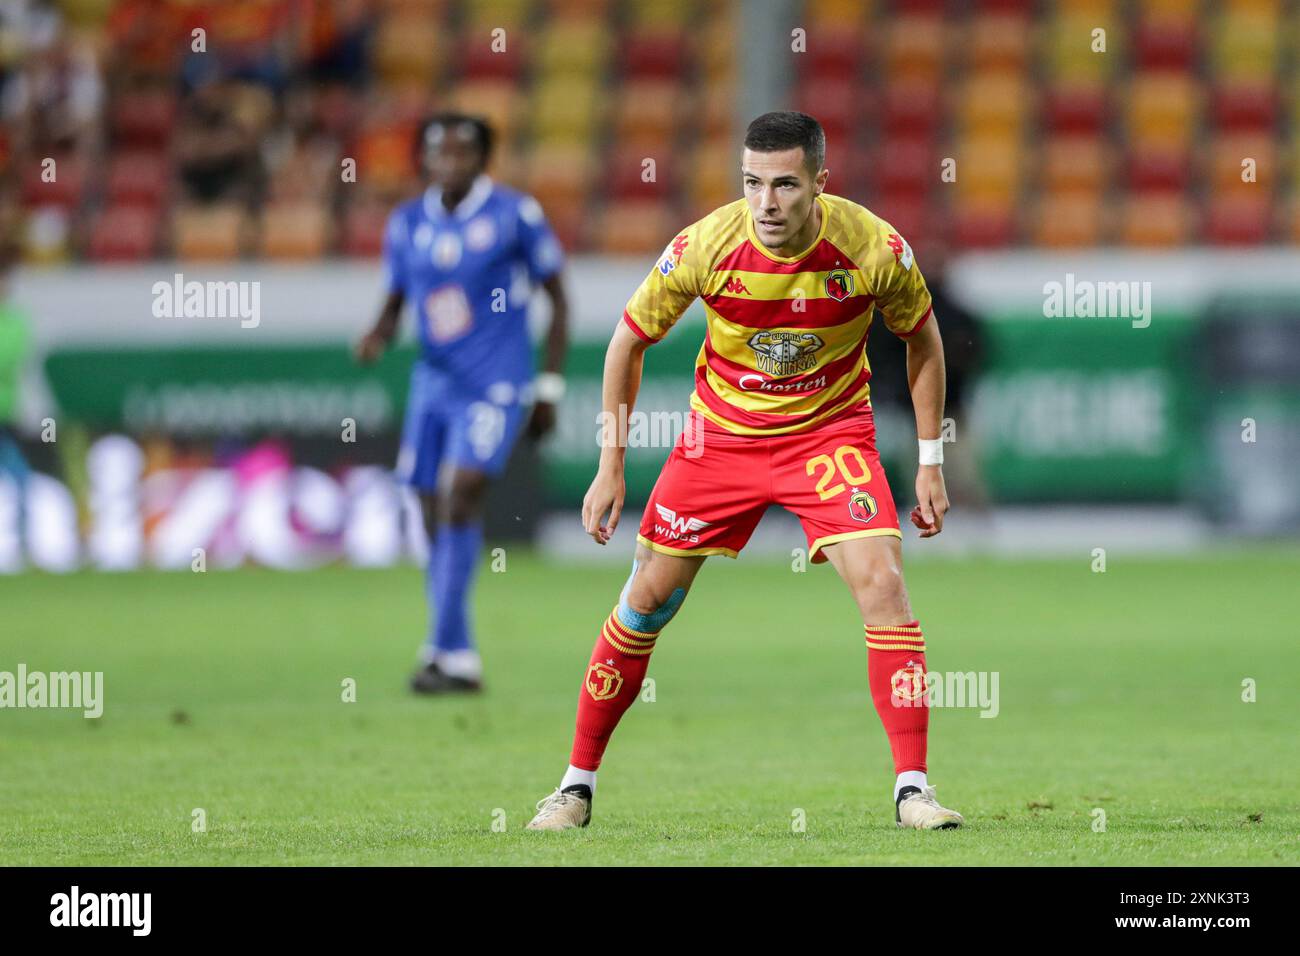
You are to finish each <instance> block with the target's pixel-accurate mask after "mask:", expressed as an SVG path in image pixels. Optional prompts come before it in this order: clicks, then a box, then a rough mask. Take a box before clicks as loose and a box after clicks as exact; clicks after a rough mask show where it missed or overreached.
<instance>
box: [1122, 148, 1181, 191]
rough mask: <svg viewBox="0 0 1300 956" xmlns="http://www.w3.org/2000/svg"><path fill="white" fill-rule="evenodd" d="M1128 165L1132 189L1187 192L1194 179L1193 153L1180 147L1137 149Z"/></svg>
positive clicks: (1129, 158) (1130, 157)
mask: <svg viewBox="0 0 1300 956" xmlns="http://www.w3.org/2000/svg"><path fill="white" fill-rule="evenodd" d="M1125 165H1126V166H1127V168H1128V172H1129V186H1130V187H1132V188H1133V189H1138V190H1148V189H1186V188H1187V186H1188V184H1189V183H1190V182H1191V179H1192V164H1191V154H1190V153H1188V151H1187V150H1186V149H1182V148H1180V147H1177V146H1160V145H1157V146H1151V147H1143V148H1139V149H1136V150H1134V151H1133V152H1132V153H1130V155H1129V157H1128V161H1127V163H1126V164H1125Z"/></svg>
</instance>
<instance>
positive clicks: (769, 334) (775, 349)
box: [749, 329, 826, 377]
mask: <svg viewBox="0 0 1300 956" xmlns="http://www.w3.org/2000/svg"><path fill="white" fill-rule="evenodd" d="M825 344H826V343H825V342H823V341H822V339H821V336H819V335H815V334H814V333H812V332H774V331H772V330H771V329H763V330H762V331H759V332H755V333H754V334H753V335H752V336H750V338H749V347H750V348H751V349H753V350H754V364H755V365H757V366H758V370H759V371H760V372H767V373H768V374H769V375H775V376H777V377H781V376H785V375H794V374H795V373H797V372H806V371H808V369H810V368H812V367H813V366H814V365H816V364H817V354H816V353H817V350H818V349H820V348H821V347H822V346H823V345H825Z"/></svg>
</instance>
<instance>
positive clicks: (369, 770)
mask: <svg viewBox="0 0 1300 956" xmlns="http://www.w3.org/2000/svg"><path fill="white" fill-rule="evenodd" d="M920 547H923V545H913V544H909V546H908V553H909V555H911V554H915V552H916V551H917V550H919V549H920ZM626 573H627V568H626V566H624V565H623V564H619V565H618V566H589V565H587V566H583V565H558V564H554V563H545V562H542V561H540V560H538V559H536V558H533V557H531V556H529V555H527V554H524V553H521V552H515V551H511V553H510V555H509V559H508V570H507V571H506V572H505V573H495V574H494V573H491V572H490V571H487V570H485V571H484V572H483V573H482V574H481V576H480V578H479V584H478V589H477V595H476V603H477V611H476V621H477V628H478V632H479V635H480V641H481V644H482V650H483V655H484V659H485V665H486V671H487V692H486V693H485V694H484V695H483V696H481V697H478V698H474V699H464V698H456V699H436V700H431V699H422V698H416V697H413V696H412V695H410V694H409V693H407V691H406V690H405V687H404V682H405V678H406V676H407V673H408V670H409V668H410V667H411V665H412V663H413V653H414V650H415V647H416V645H417V643H418V641H419V637H420V635H421V634H422V633H423V629H424V608H423V599H422V578H421V574H420V572H419V571H418V570H417V569H414V568H403V569H399V570H392V571H358V570H348V569H343V568H329V569H324V570H319V571H313V572H306V573H298V574H281V573H274V572H269V571H261V570H244V571H236V572H215V571H214V572H209V573H206V574H162V573H138V574H126V575H107V574H104V575H99V574H89V573H87V574H77V575H72V576H68V577H54V576H47V575H28V576H23V577H16V578H7V579H0V670H6V671H11V672H12V671H15V670H16V668H17V665H18V664H19V663H20V662H21V663H24V664H26V665H27V668H28V670H29V671H36V670H43V671H61V670H82V671H87V670H88V671H103V672H104V683H105V699H106V704H105V711H104V715H103V717H101V718H100V719H98V720H88V719H85V718H83V717H82V716H81V714H80V712H75V711H66V710H30V709H25V710H9V709H5V710H0V768H2V769H0V807H2V808H3V809H2V810H0V864H7V865H14V864H19V865H25V864H47V865H68V864H96V865H117V864H130V865H139V864H144V865H153V864H168V865H175V864H182V865H183V864H324V865H330V864H489V865H491V864H603V865H611V864H634V865H635V864H856V865H889V864H906V865H914V864H918V863H920V864H976V865H984V864H1026V863H1027V864H1067V865H1098V864H1102V865H1126V866H1132V865H1146V864H1174V865H1177V864H1210V865H1226V864H1291V865H1293V864H1296V863H1297V862H1300V836H1298V834H1300V747H1298V745H1297V728H1298V727H1300V646H1298V644H1297V640H1296V638H1297V625H1296V621H1297V619H1298V618H1300V614H1298V613H1297V612H1298V611H1300V600H1298V599H1297V592H1296V582H1297V581H1300V555H1297V554H1296V553H1295V552H1294V551H1276V552H1267V551H1261V552H1254V553H1243V554H1233V555H1225V556H1223V557H1220V558H1215V559H1208V558H1189V559H1186V560H1159V561H1154V560H1144V561H1139V560H1123V559H1121V558H1117V557H1114V556H1112V559H1111V561H1110V564H1109V567H1108V570H1107V571H1106V572H1105V573H1092V572H1091V570H1090V558H1088V557H1087V556H1084V557H1082V558H1081V559H1080V560H1078V561H1072V562H1068V563H1066V562H1032V563H1019V562H999V561H992V560H984V559H980V560H962V561H948V560H932V561H925V562H915V561H914V562H912V563H911V564H910V565H909V568H908V582H909V587H910V591H911V595H912V600H913V604H914V606H915V608H916V610H917V614H918V616H919V618H920V620H921V623H922V626H923V627H924V629H925V633H926V639H927V644H928V646H929V652H928V655H927V657H928V661H929V665H930V667H931V669H933V670H938V671H989V672H992V671H996V672H998V674H999V713H998V715H997V717H995V718H993V719H988V718H981V717H980V716H979V710H978V709H973V708H967V709H956V708H939V709H935V710H934V711H933V713H932V718H931V738H930V741H931V742H930V780H931V782H932V783H934V784H935V785H936V786H937V787H938V793H939V796H940V799H941V801H942V802H944V803H945V804H946V805H949V806H952V807H954V808H956V809H958V810H960V811H961V812H962V813H964V814H965V816H966V819H967V824H968V825H967V826H966V827H965V828H964V829H961V830H957V831H948V832H935V833H917V832H906V833H904V832H900V831H898V830H897V829H896V828H895V827H894V821H893V809H892V806H891V803H890V799H889V795H890V788H891V786H892V781H893V773H892V765H891V762H890V759H889V748H888V744H887V742H886V739H885V736H884V732H883V730H882V728H881V727H880V723H879V721H878V719H877V717H876V714H875V711H874V710H873V709H872V706H871V702H870V698H869V696H868V691H867V679H866V650H865V648H864V647H863V640H862V630H861V625H860V623H859V622H858V619H857V616H856V612H855V610H854V607H853V605H852V602H851V600H850V598H849V597H848V594H847V592H846V591H845V590H844V589H843V587H842V585H841V584H840V582H839V580H838V579H837V578H836V576H835V574H834V572H833V571H831V570H830V569H829V567H828V566H818V567H813V568H810V569H809V570H808V571H807V572H806V573H794V572H792V571H791V570H790V568H789V567H788V566H786V565H773V564H763V563H760V562H757V561H752V560H747V559H745V558H742V559H741V560H740V561H739V562H731V561H724V560H721V559H715V560H713V561H710V562H708V564H707V565H706V567H705V568H704V570H703V571H702V572H701V574H700V577H699V578H698V580H697V582H696V586H695V589H694V591H693V592H692V594H691V596H690V597H689V598H688V600H687V602H686V604H685V606H684V608H683V610H682V611H681V613H680V614H679V615H678V616H677V618H676V620H674V622H673V623H672V624H671V625H670V627H669V628H668V629H667V630H666V631H665V634H664V638H663V639H662V640H661V641H660V643H659V647H658V650H657V651H656V653H655V656H654V659H653V660H652V662H651V665H650V677H652V678H654V680H655V698H656V699H655V701H654V702H653V703H650V702H646V701H638V702H637V703H636V704H635V705H634V706H633V708H632V710H631V711H630V712H629V714H628V716H627V717H626V718H625V719H624V722H623V724H622V726H621V727H620V728H619V730H618V732H617V733H616V734H615V737H614V741H613V744H612V746H611V748H610V751H609V753H608V755H607V757H606V760H605V763H604V765H603V767H602V768H601V775H600V788H599V792H598V793H597V796H596V804H595V817H594V820H593V823H592V826H591V827H590V828H588V829H586V830H582V831H570V832H567V833H558V834H556V833H529V832H526V831H524V830H523V829H522V827H523V825H524V823H525V822H527V820H528V819H529V818H530V816H531V813H532V809H533V804H534V802H535V801H536V800H538V799H539V798H540V797H542V796H544V795H545V794H546V793H547V792H549V791H550V790H551V789H552V788H553V787H554V786H555V784H556V783H557V782H558V779H559V776H560V774H561V772H562V771H563V769H564V766H565V764H566V762H567V756H568V747H569V743H570V732H571V729H572V723H573V716H574V708H575V705H576V702H577V695H578V687H579V681H580V678H581V676H582V673H583V669H584V665H585V664H586V661H587V657H588V653H589V651H590V648H591V644H592V642H593V640H594V639H595V635H596V632H597V629H598V628H599V626H600V624H601V622H602V620H603V618H604V616H605V615H606V614H608V612H609V609H610V607H611V606H612V605H613V603H614V601H615V599H616V595H617V593H618V590H619V588H620V587H621V585H622V583H623V580H624V578H625V576H626ZM347 678H352V679H353V680H355V681H356V696H357V699H356V702H355V703H345V702H344V701H343V700H342V695H343V690H342V684H343V681H344V680H345V679H347ZM1247 678H1251V679H1253V680H1254V681H1255V682H1256V685H1257V689H1256V694H1257V700H1256V702H1254V703H1246V702H1243V700H1242V682H1243V680H1245V679H1247ZM196 809H202V810H203V811H204V815H205V817H206V831H205V832H194V828H193V820H194V811H195V810H196ZM1098 809H1099V810H1101V811H1103V812H1104V821H1105V828H1104V832H1095V830H1094V826H1095V824H1096V823H1098V822H1099V821H1100V820H1101V819H1102V818H1101V816H1100V815H1099V814H1098V813H1097V812H1096V811H1097V810H1098ZM799 819H802V820H803V821H804V829H803V830H802V832H799V830H798V827H796V826H795V825H794V824H795V823H796V822H797V821H798V820H799ZM494 824H496V828H494ZM503 824H504V829H503V830H502V829H501V827H502V825H503Z"/></svg>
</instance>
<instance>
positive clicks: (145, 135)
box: [109, 88, 177, 149]
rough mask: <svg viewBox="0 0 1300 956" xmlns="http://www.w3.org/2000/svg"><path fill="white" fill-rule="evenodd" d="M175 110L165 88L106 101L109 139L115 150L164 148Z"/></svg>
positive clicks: (128, 93)
mask: <svg viewBox="0 0 1300 956" xmlns="http://www.w3.org/2000/svg"><path fill="white" fill-rule="evenodd" d="M176 110H177V105H176V95H175V94H174V93H173V92H172V91H171V90H169V89H164V88H145V89H138V90H131V91H126V92H123V93H120V94H118V95H117V96H116V97H114V98H113V99H112V100H111V101H110V106H109V132H110V137H111V139H112V141H113V143H114V144H116V146H117V147H118V148H134V147H139V148H146V149H147V148H155V149H161V148H165V147H167V146H168V145H169V144H170V142H171V138H172V130H173V128H174V127H175V125H176Z"/></svg>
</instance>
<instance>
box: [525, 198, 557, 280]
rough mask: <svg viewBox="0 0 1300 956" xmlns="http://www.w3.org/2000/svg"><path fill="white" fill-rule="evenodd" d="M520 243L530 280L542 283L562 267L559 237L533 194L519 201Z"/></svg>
mask: <svg viewBox="0 0 1300 956" xmlns="http://www.w3.org/2000/svg"><path fill="white" fill-rule="evenodd" d="M519 244H520V248H521V251H522V253H523V257H524V262H525V263H526V264H527V266H528V277H529V278H530V279H532V280H533V282H535V283H539V282H545V281H546V280H547V279H549V278H550V277H551V276H553V275H555V274H556V273H557V272H559V271H560V269H562V268H563V267H564V251H563V250H562V249H561V248H560V240H558V239H556V238H555V233H554V232H552V231H551V224H550V223H549V222H547V221H546V214H545V213H543V212H542V206H541V203H539V202H538V201H537V200H536V199H534V198H533V197H532V196H525V197H523V199H522V200H520V202H519Z"/></svg>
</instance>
